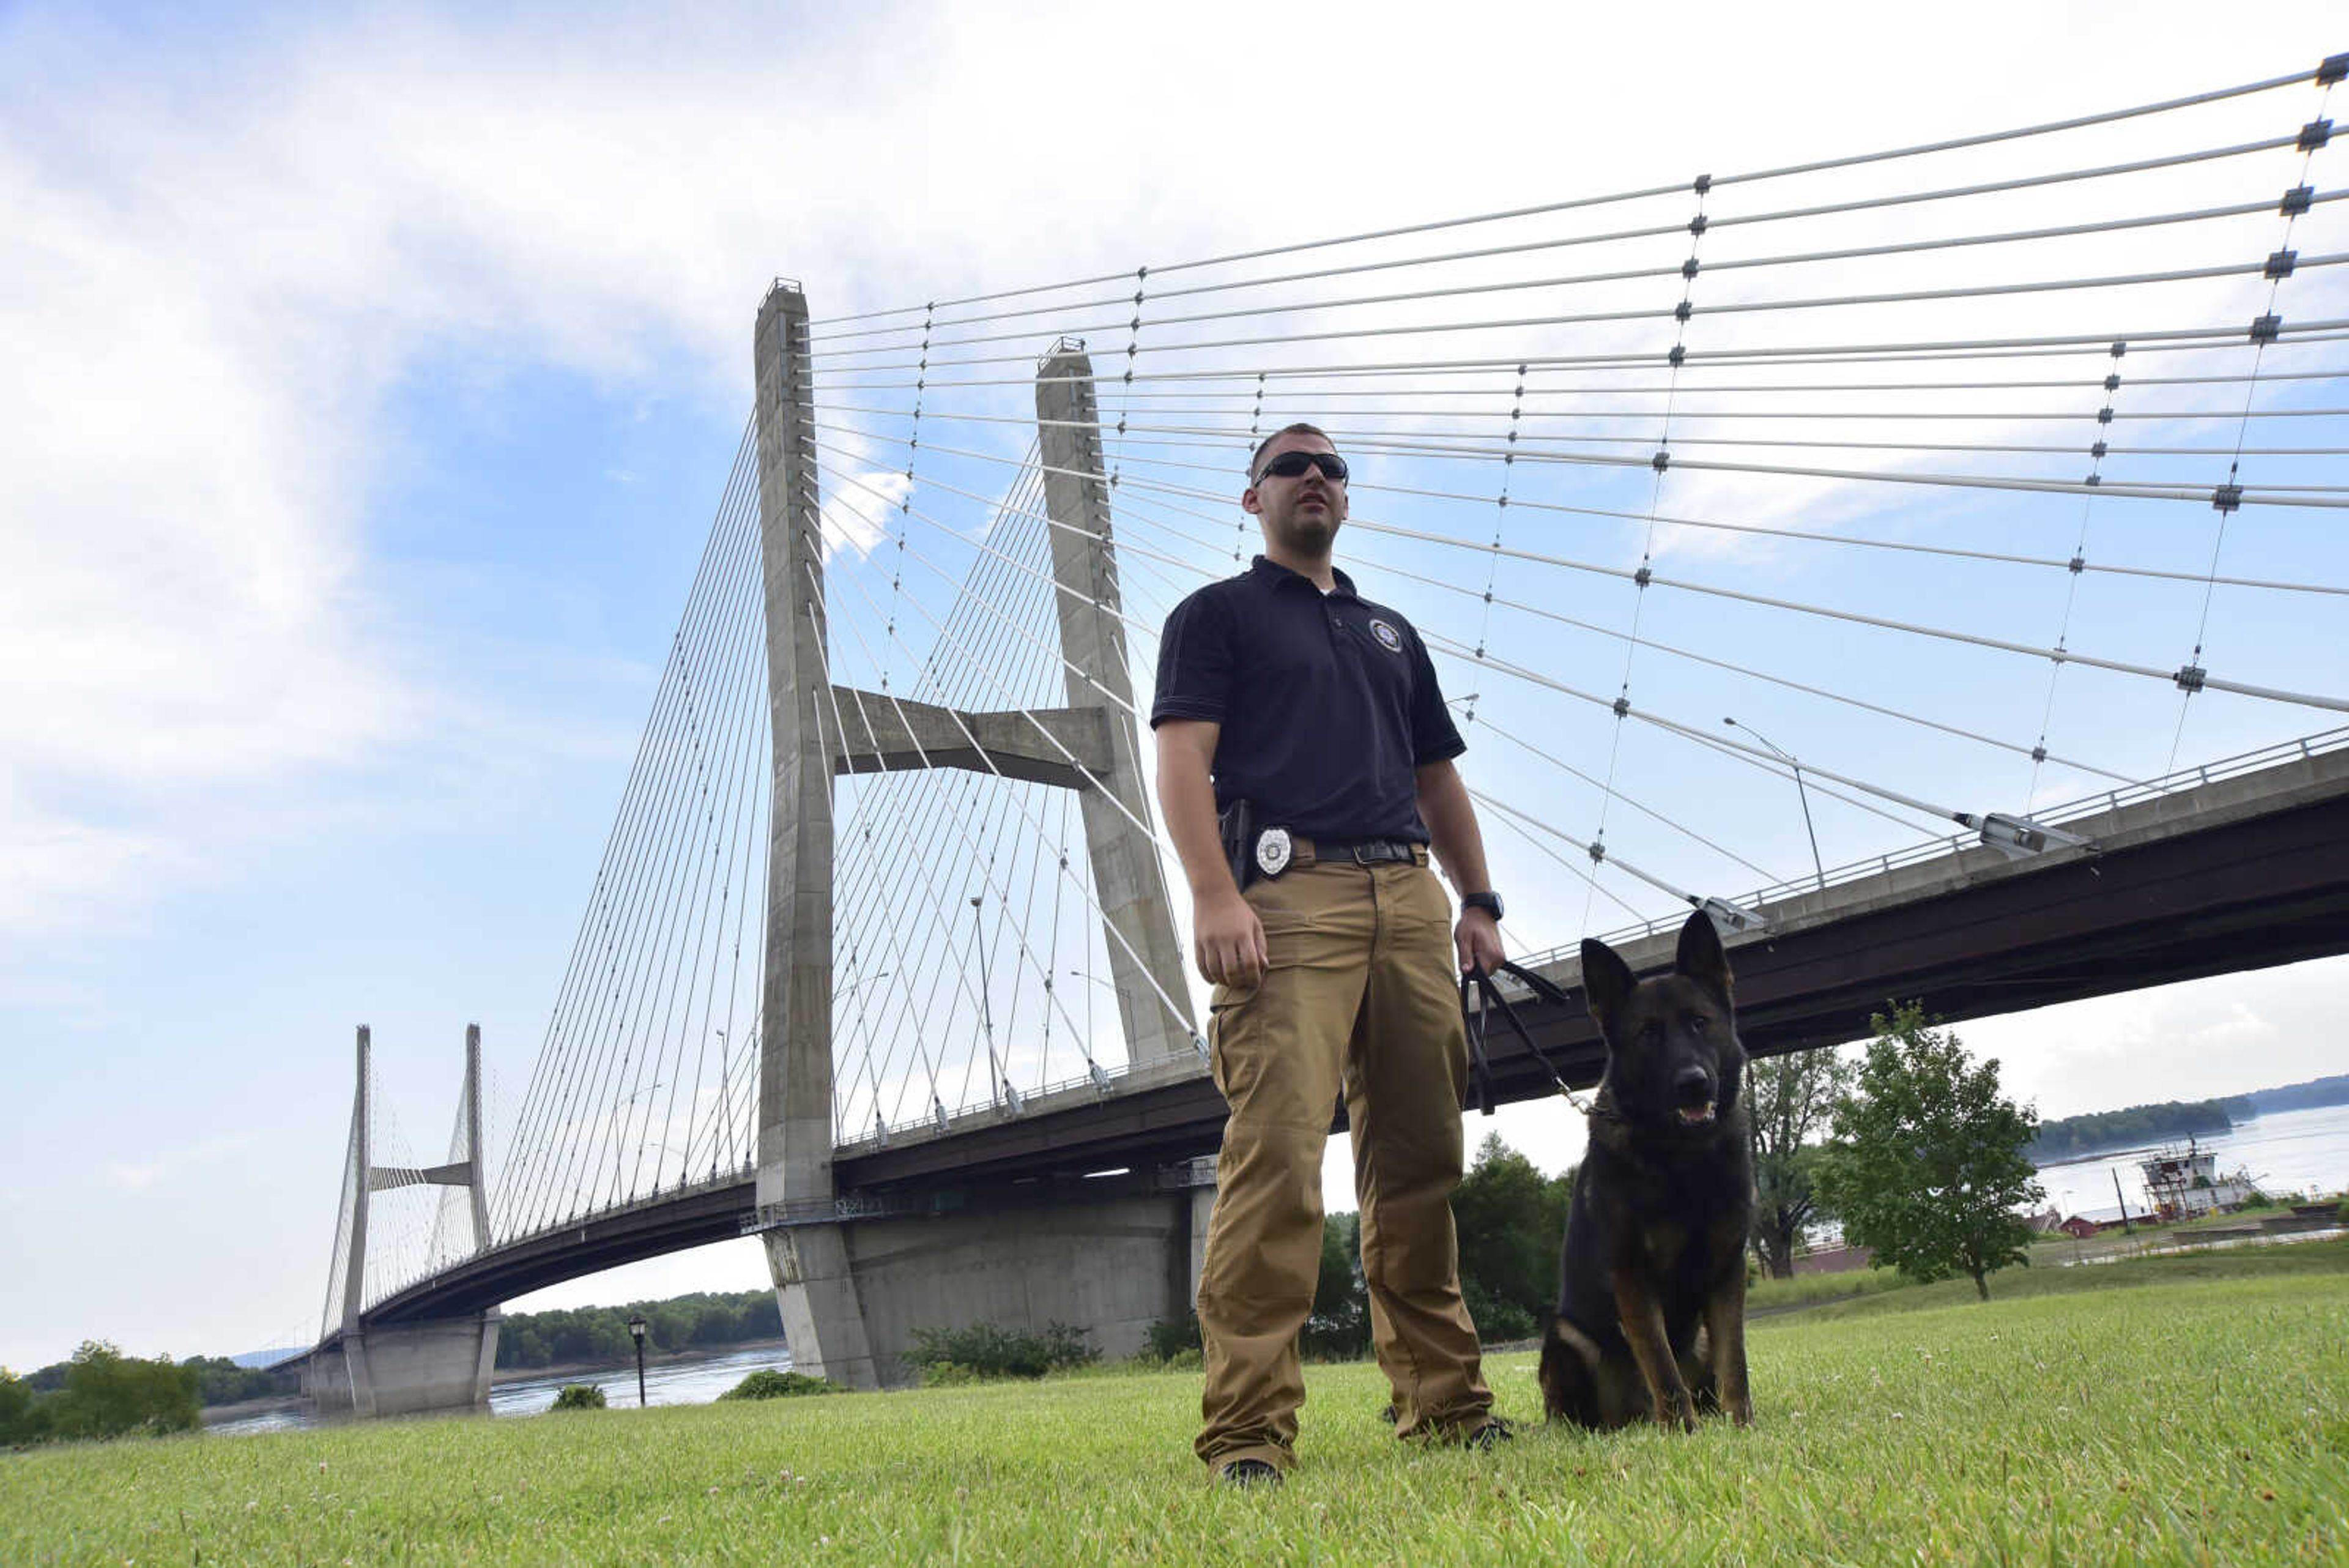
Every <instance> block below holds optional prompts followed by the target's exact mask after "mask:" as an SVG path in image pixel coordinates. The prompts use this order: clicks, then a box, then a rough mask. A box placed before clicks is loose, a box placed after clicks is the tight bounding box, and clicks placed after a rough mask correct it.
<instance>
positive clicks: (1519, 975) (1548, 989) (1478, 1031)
mask: <svg viewBox="0 0 2349 1568" xmlns="http://www.w3.org/2000/svg"><path fill="white" fill-rule="evenodd" d="M1495 968H1496V969H1497V970H1498V971H1499V972H1500V973H1502V974H1506V975H1507V976H1508V977H1509V978H1510V979H1512V980H1514V981H1516V982H1517V983H1518V984H1520V985H1522V986H1524V987H1525V988H1526V990H1527V991H1530V992H1533V993H1534V994H1535V995H1536V996H1537V997H1539V998H1541V1000H1543V1001H1544V1002H1549V1003H1551V1004H1552V1005H1554V1006H1559V1007H1563V1006H1566V1005H1568V1003H1569V1002H1571V1001H1572V993H1570V992H1567V991H1565V990H1563V989H1561V988H1560V987H1559V986H1557V985H1556V984H1554V983H1553V982H1552V981H1549V980H1548V979H1547V977H1546V976H1543V975H1539V974H1536V973H1535V972H1534V971H1532V970H1529V969H1526V968H1525V967H1524V966H1523V965H1521V964H1516V963H1512V962H1510V961H1508V960H1507V959H1503V960H1502V961H1500V963H1499V964H1498V965H1496V966H1495ZM1472 992H1473V993H1476V994H1481V995H1482V997H1483V998H1484V1002H1485V1005H1484V1006H1483V1007H1481V1008H1478V1009H1476V1010H1475V1012H1473V1013H1472V1012H1470V1011H1469V1007H1468V999H1469V997H1470V995H1471V993H1472ZM1493 1011H1498V1012H1499V1013H1500V1014H1501V1016H1502V1018H1503V1019H1505V1020H1506V1022H1507V1023H1508V1025H1509V1027H1510V1028H1511V1029H1514V1030H1515V1031H1516V1035H1517V1038H1518V1039H1519V1040H1521V1041H1523V1042H1524V1043H1525V1047H1526V1050H1527V1051H1529V1052H1531V1053H1532V1054H1533V1058H1534V1060H1535V1061H1537V1062H1539V1063H1540V1064H1542V1071H1544V1072H1546V1073H1547V1074H1548V1075H1549V1079H1550V1082H1551V1083H1553V1084H1556V1085H1557V1092H1558V1093H1559V1094H1561V1095H1564V1096H1566V1098H1567V1103H1568V1104H1569V1105H1572V1106H1577V1107H1578V1108H1583V1109H1587V1108H1588V1107H1586V1106H1582V1103H1581V1101H1579V1100H1578V1099H1577V1098H1576V1097H1575V1093H1574V1090H1573V1089H1572V1088H1570V1087H1569V1086H1568V1084H1567V1081H1566V1075H1564V1074H1562V1073H1560V1072H1559V1071H1558V1070H1557V1064H1556V1063H1554V1062H1552V1061H1551V1060H1550V1059H1549V1055H1548V1054H1547V1053H1546V1052H1545V1051H1543V1050H1542V1048H1541V1047H1540V1046H1538V1045H1537V1044H1534V1037H1533V1032H1532V1031H1531V1030H1529V1029H1527V1028H1526V1022H1525V1020H1524V1019H1522V1018H1520V1017H1518V1016H1517V1010H1516V1008H1514V1007H1512V1006H1510V1005H1509V999H1508V998H1507V997H1506V996H1503V995H1502V994H1501V988H1500V987H1499V986H1496V985H1495V984H1494V983H1493V977H1492V976H1491V975H1489V974H1486V973H1485V971H1484V970H1483V969H1482V968H1481V967H1479V968H1476V969H1472V970H1470V971H1468V972H1467V973H1465V974H1464V975H1462V976H1461V977H1460V1022H1461V1026H1462V1027H1463V1028H1464V1029H1465V1030H1466V1031H1467V1032H1468V1042H1469V1045H1470V1047H1471V1049H1472V1051H1473V1052H1474V1054H1475V1065H1476V1086H1475V1092H1476V1105H1477V1106H1478V1108H1479V1109H1480V1110H1481V1111H1482V1112H1483V1113H1484V1114H1485V1116H1491V1115H1492V1114H1493V1063H1492V1059H1491V1056H1490V1055H1489V1054H1488V1053H1487V1051H1486V1048H1485V1029H1486V1019H1485V1014H1486V1013H1487V1012H1493ZM1461 1109H1463V1110H1465V1109H1467V1106H1466V1105H1465V1104H1463V1106H1461Z"/></svg>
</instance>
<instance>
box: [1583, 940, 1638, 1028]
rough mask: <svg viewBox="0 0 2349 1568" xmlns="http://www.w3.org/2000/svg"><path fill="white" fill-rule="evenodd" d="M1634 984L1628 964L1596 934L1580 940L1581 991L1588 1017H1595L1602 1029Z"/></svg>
mask: <svg viewBox="0 0 2349 1568" xmlns="http://www.w3.org/2000/svg"><path fill="white" fill-rule="evenodd" d="M1635 983H1636V982H1635V981H1633V980H1632V978H1631V966H1630V964H1627V963H1625V962H1624V961H1622V959H1620V958H1619V957H1618V956H1617V955H1616V952H1615V950H1614V949H1613V948H1610V947H1609V946H1608V945H1607V944H1606V943H1605V942H1602V941H1600V940H1599V939H1598V938H1596V937H1585V938H1583V939H1582V990H1583V992H1584V994H1585V995H1586V996H1587V997H1588V999H1589V1004H1590V1016H1591V1017H1593V1018H1595V1019H1597V1020H1599V1028H1600V1030H1601V1031H1602V1032H1603V1031H1604V1030H1605V1029H1606V1026H1607V1017H1608V1014H1609V1013H1611V1012H1614V1011H1615V1009H1616V1007H1617V1006H1618V1005H1619V1004H1620V1003H1621V1002H1622V1001H1623V999H1624V998H1625V997H1627V996H1629V995H1630V994H1631V987H1632V985H1633V984H1635Z"/></svg>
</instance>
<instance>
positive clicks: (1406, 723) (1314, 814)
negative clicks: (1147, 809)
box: [1150, 556, 1468, 844]
mask: <svg viewBox="0 0 2349 1568" xmlns="http://www.w3.org/2000/svg"><path fill="white" fill-rule="evenodd" d="M1334 576H1335V577H1336V581H1337V587H1336V589H1335V591H1333V592H1331V593H1330V594H1327V595H1324V594H1323V593H1322V592H1321V590H1320V589H1319V588H1318V587H1314V585H1313V582H1312V579H1310V578H1309V577H1302V576H1299V575H1298V574H1296V573H1295V572H1292V571H1290V570H1289V569H1288V567H1286V566H1278V565H1276V564H1275V563H1273V562H1271V561H1268V560H1267V559H1266V558H1265V557H1263V556H1257V558H1256V564H1255V565H1254V566H1251V567H1250V568H1249V569H1248V570H1247V572H1246V573H1244V574H1243V575H1241V576H1237V577H1227V578H1226V579H1225V580H1224V581H1222V582H1219V583H1210V584H1208V585H1207V586H1206V587H1204V588H1201V589H1200V590H1199V591H1198V592H1196V593H1195V594H1193V595H1192V596H1191V597H1188V598H1186V599H1185V600H1184V601H1183V602H1182V603H1181V604H1179V605H1176V606H1175V607H1174V614H1172V615H1170V616H1168V617H1167V618H1166V630H1165V633H1164V637H1163V638H1162V639H1161V640H1160V642H1159V645H1158V691H1157V696H1156V699H1155V700H1154V701H1153V702H1152V704H1151V708H1150V727H1151V728H1152V729H1156V728H1157V727H1158V726H1159V725H1161V724H1163V723H1164V722H1166V721H1167V720H1169V719H1206V720H1211V721H1213V722H1216V723H1217V724H1220V725H1222V726H1223V729H1222V731H1221V732H1220V733H1219V734H1218V735H1217V736H1216V760H1215V766H1214V774H1215V781H1216V809H1217V810H1219V811H1220V810H1223V809H1226V808H1227V807H1228V806H1229V805H1231V803H1232V802H1234V801H1235V800H1247V801H1251V802H1253V803H1254V804H1255V806H1256V820H1257V822H1259V823H1261V824H1263V825H1264V826H1268V827H1269V826H1282V827H1287V828H1289V829H1291V830H1293V831H1295V832H1298V833H1301V834H1303V835H1305V836H1307V837H1308V838H1402V839H1408V840H1410V841H1411V842H1413V843H1414V844H1424V843H1426V842H1427V825H1426V824H1424V823H1423V822H1422V821H1421V820H1420V818H1419V799H1418V792H1417V789H1416V787H1415V784H1414V780H1413V773H1414V770H1416V769H1418V768H1420V767H1422V766H1424V765H1425V764H1427V763H1440V762H1443V761H1444V760H1445V759H1447V758H1451V757H1456V756H1458V755H1459V754H1460V753H1463V752H1464V751H1466V750H1467V749H1468V747H1467V744H1466V742H1464V741H1462V740H1461V739H1460V732H1459V730H1458V729H1456V728H1455V727H1454V725H1453V722H1452V715H1451V713H1450V712H1449V711H1446V710H1445V708H1444V693H1443V692H1442V691H1440V690H1439V689H1438V688H1437V686H1436V683H1435V666H1434V665H1433V664H1432V663H1430V662H1429V660H1428V657H1427V649H1426V648H1425V646H1424V645H1423V644H1422V643H1421V641H1420V640H1419V633H1418V632H1416V631H1414V630H1413V629H1412V625H1411V622H1409V621H1408V620H1405V619H1404V618H1402V616H1401V615H1399V614H1397V613H1396V612H1395V611H1393V610H1391V609H1389V608H1387V607H1385V606H1383V605H1375V604H1372V603H1371V602H1370V600H1368V599H1365V598H1361V597H1358V596H1357V595H1356V594H1355V592H1354V583H1353V579H1352V578H1350V577H1349V576H1346V574H1345V573H1343V572H1338V573H1336V574H1334Z"/></svg>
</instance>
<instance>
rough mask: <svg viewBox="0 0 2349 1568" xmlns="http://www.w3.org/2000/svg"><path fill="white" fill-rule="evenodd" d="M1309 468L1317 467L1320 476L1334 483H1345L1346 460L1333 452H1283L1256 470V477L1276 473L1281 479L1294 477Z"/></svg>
mask: <svg viewBox="0 0 2349 1568" xmlns="http://www.w3.org/2000/svg"><path fill="white" fill-rule="evenodd" d="M1309 468H1318V469H1319V470H1320V471H1321V477H1322V478H1324V479H1327V480H1330V481H1331V482H1332V483H1338V484H1343V483H1346V460H1345V459H1344V458H1342V457H1340V456H1339V455H1338V454H1337V453H1336V452H1282V453H1281V454H1280V455H1279V456H1278V457H1276V458H1274V459H1273V460H1272V461H1271V462H1268V463H1266V464H1265V465H1264V466H1263V467H1262V468H1261V469H1258V470H1257V478H1258V479H1267V478H1270V477H1271V476H1273V475H1275V474H1278V475H1279V476H1280V477H1281V478H1283V479H1295V478H1296V477H1297V476H1298V475H1299V474H1300V473H1303V472H1305V471H1306V470H1307V469H1309Z"/></svg>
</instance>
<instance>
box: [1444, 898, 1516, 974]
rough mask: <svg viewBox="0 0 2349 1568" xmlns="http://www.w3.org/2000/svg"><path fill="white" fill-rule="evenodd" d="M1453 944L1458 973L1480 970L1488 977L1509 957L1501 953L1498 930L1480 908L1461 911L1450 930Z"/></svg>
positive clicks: (1490, 917) (1490, 918) (1489, 916)
mask: <svg viewBox="0 0 2349 1568" xmlns="http://www.w3.org/2000/svg"><path fill="white" fill-rule="evenodd" d="M1452 945H1453V946H1454V947H1455V948H1457V949H1458V950H1460V972H1461V973H1462V974H1466V973H1467V972H1468V971H1471V970H1478V969H1481V970H1483V971H1485V973H1486V974H1491V973H1492V972H1493V971H1494V970H1495V968H1497V967H1498V966H1499V964H1500V962H1501V961H1502V960H1503V959H1504V958H1506V957H1507V956H1508V955H1507V954H1506V953H1504V952H1502V951H1501V928H1500V927H1499V926H1498V925H1497V924H1495V922H1494V919H1493V917H1492V916H1491V915H1489V914H1487V913H1485V911H1484V910H1482V909H1463V910H1461V911H1460V923H1459V924H1458V925H1456V926H1454V927H1453V928H1452Z"/></svg>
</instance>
